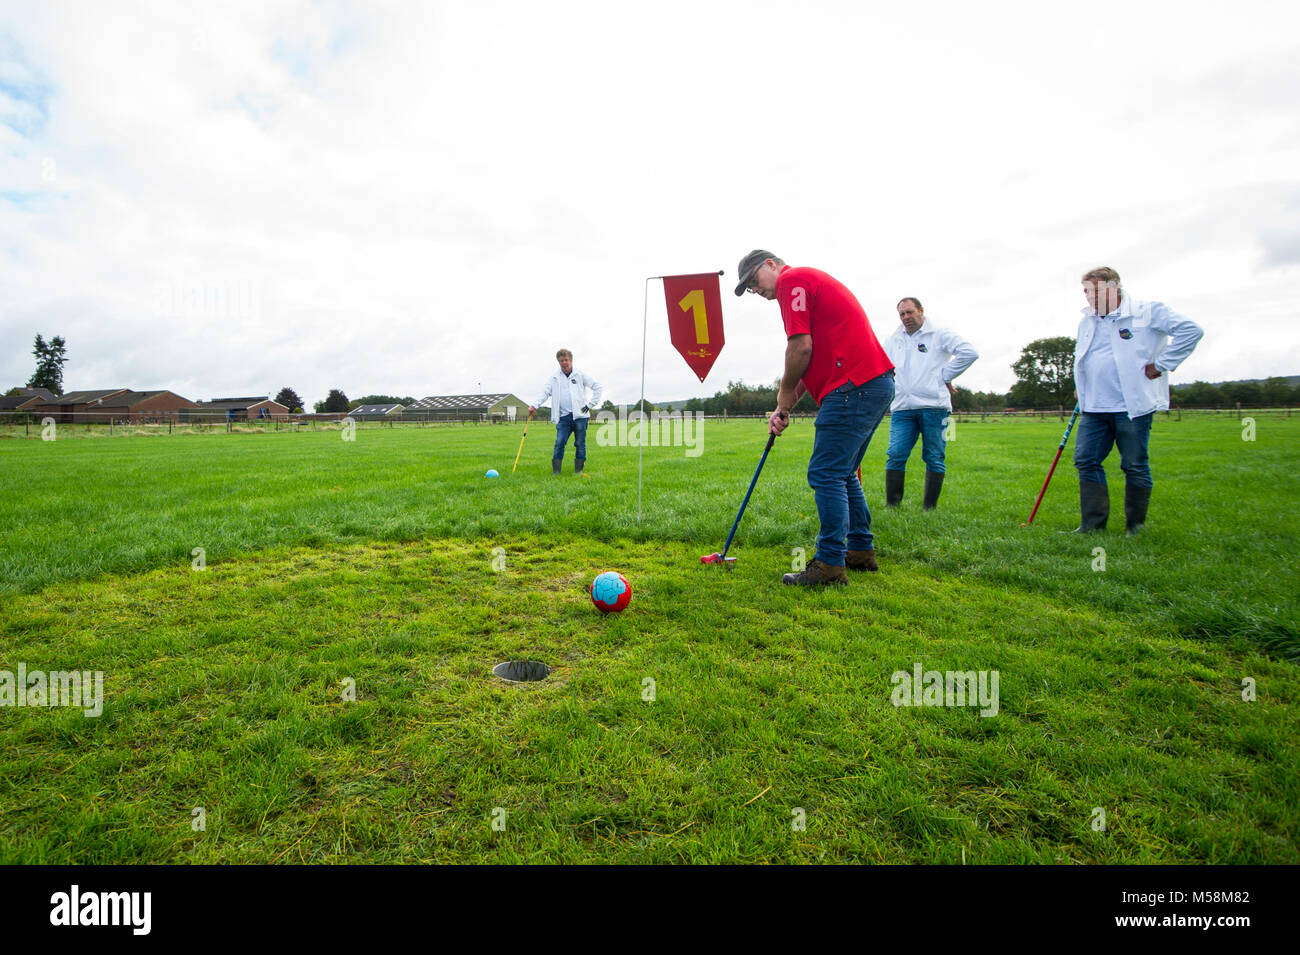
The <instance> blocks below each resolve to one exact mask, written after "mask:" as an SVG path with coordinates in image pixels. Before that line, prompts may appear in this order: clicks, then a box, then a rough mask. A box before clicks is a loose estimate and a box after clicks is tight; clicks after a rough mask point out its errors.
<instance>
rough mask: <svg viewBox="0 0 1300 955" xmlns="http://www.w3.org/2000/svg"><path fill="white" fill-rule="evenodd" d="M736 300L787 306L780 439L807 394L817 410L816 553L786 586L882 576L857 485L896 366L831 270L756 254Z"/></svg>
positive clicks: (773, 425) (813, 468)
mask: <svg viewBox="0 0 1300 955" xmlns="http://www.w3.org/2000/svg"><path fill="white" fill-rule="evenodd" d="M737 272H738V274H739V275H740V282H739V283H738V284H737V285H736V294H737V295H743V294H744V293H745V292H753V293H755V294H756V295H761V296H762V297H763V298H765V299H769V300H775V301H776V302H777V303H778V304H780V306H781V320H782V321H783V322H785V334H786V339H787V343H786V349H785V374H784V375H783V376H782V378H781V387H780V390H779V391H778V392H777V396H776V410H775V411H773V412H772V413H771V415H769V416H768V427H769V429H770V431H771V433H773V434H777V435H779V434H781V432H783V431H784V430H785V429H786V427H788V425H789V423H790V409H791V408H793V407H794V405H795V402H797V401H798V400H799V399H800V398H802V397H803V395H804V393H805V392H807V393H808V394H811V395H812V396H813V399H814V400H815V401H816V402H817V404H818V405H819V406H820V409H819V410H818V412H817V420H816V423H815V426H816V431H815V432H814V437H813V451H812V456H811V457H810V458H809V459H808V484H809V485H810V486H811V487H812V489H813V498H814V500H816V502H817V517H818V519H819V520H820V521H821V531H820V533H819V534H818V537H817V554H816V556H815V557H814V558H813V560H812V561H811V562H810V563H809V564H808V566H807V568H806V569H805V570H804V571H803V573H799V574H785V575H784V576H783V577H782V578H781V580H782V582H783V583H787V584H801V585H805V586H814V585H819V584H847V583H848V574H846V573H845V567H846V566H847V567H849V568H852V569H854V570H877V569H878V565H877V563H876V551H875V539H874V538H873V537H872V534H871V511H870V510H869V509H868V508H867V499H866V497H865V496H864V495H863V493H862V484H861V482H859V481H858V476H857V470H858V465H859V464H861V463H862V456H863V454H865V453H866V450H867V445H868V444H869V443H870V442H871V436H872V435H873V434H875V432H876V427H877V426H878V425H879V424H880V420H881V418H883V417H884V415H885V412H886V411H887V410H889V404H890V402H891V401H892V400H893V398H894V365H893V362H891V361H890V360H889V357H888V356H887V355H886V354H885V350H884V349H883V348H881V347H880V342H879V341H878V340H877V339H876V333H875V332H874V331H872V330H871V322H870V321H869V320H868V319H867V313H866V312H865V311H864V310H863V308H862V305H861V304H859V302H858V300H857V299H856V298H855V297H854V296H853V293H852V292H850V291H849V290H848V289H847V288H845V287H844V285H842V284H841V283H840V282H838V281H836V280H835V279H834V278H832V277H831V276H829V275H827V274H826V273H825V272H822V271H819V270H817V269H809V268H791V267H790V266H788V265H786V264H785V262H783V261H782V260H781V259H779V258H777V257H776V256H775V255H773V254H772V253H771V252H766V251H764V250H762V249H755V250H754V251H753V252H751V253H749V255H747V256H745V257H744V258H743V259H741V260H740V266H739V268H738V270H737Z"/></svg>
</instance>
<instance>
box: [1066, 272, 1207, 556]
mask: <svg viewBox="0 0 1300 955" xmlns="http://www.w3.org/2000/svg"><path fill="white" fill-rule="evenodd" d="M1083 295H1084V298H1086V299H1087V301H1088V306H1087V307H1086V308H1085V309H1084V310H1083V320H1082V321H1080V322H1079V337H1078V340H1077V341H1076V342H1075V345H1074V387H1075V391H1076V393H1077V394H1078V396H1079V410H1080V411H1081V412H1082V415H1081V416H1080V418H1079V430H1078V431H1077V432H1076V433H1075V439H1074V466H1075V467H1076V468H1077V469H1078V471H1079V513H1080V521H1079V527H1078V532H1079V533H1087V532H1088V531H1094V530H1104V529H1105V528H1106V521H1107V519H1108V518H1109V517H1110V495H1109V493H1108V491H1107V489H1106V472H1105V470H1103V469H1102V462H1103V461H1105V460H1106V456H1107V455H1109V454H1110V451H1111V448H1112V447H1113V446H1118V447H1119V462H1120V465H1119V466H1120V468H1121V469H1122V470H1123V471H1124V525H1125V529H1126V530H1127V531H1128V533H1130V534H1135V533H1137V532H1138V530H1139V529H1141V527H1142V525H1143V524H1144V523H1146V517H1147V506H1148V504H1149V503H1150V501H1151V487H1152V481H1151V466H1150V464H1149V463H1148V461H1147V443H1148V441H1149V439H1150V437H1151V419H1152V417H1153V416H1154V414H1155V412H1157V411H1167V410H1168V408H1169V376H1168V374H1167V373H1168V372H1171V371H1173V370H1174V369H1176V368H1177V367H1178V366H1179V365H1181V364H1182V363H1183V361H1184V359H1186V358H1187V356H1188V355H1190V354H1191V353H1192V350H1193V349H1194V348H1195V347H1196V343H1197V342H1199V341H1200V340H1201V336H1202V335H1204V334H1205V333H1204V332H1203V331H1202V330H1201V327H1200V326H1199V325H1197V324H1196V323H1195V322H1193V321H1192V320H1191V319H1188V318H1184V317H1183V316H1182V315H1179V314H1178V313H1177V312H1175V311H1174V310H1173V309H1171V308H1169V307H1168V306H1167V305H1165V304H1164V303H1163V302H1140V301H1138V300H1137V299H1134V298H1130V297H1129V295H1128V294H1127V293H1126V292H1125V291H1124V289H1123V287H1122V286H1121V284H1120V278H1119V273H1118V272H1116V271H1115V270H1114V269H1112V268H1099V269H1093V270H1092V271H1091V272H1087V273H1085V274H1084V276H1083Z"/></svg>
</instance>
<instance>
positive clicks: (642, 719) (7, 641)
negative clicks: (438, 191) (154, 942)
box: [0, 416, 1300, 863]
mask: <svg viewBox="0 0 1300 955" xmlns="http://www.w3.org/2000/svg"><path fill="white" fill-rule="evenodd" d="M704 427H705V430H704V442H703V453H702V454H701V455H700V456H699V457H696V458H688V457H686V456H685V455H684V454H683V452H682V449H680V448H647V449H646V450H645V463H646V479H645V492H644V493H645V500H644V513H643V517H642V520H641V521H640V522H639V523H638V521H637V517H636V475H637V472H636V468H637V451H636V449H634V448H603V447H598V446H596V442H595V429H594V427H593V432H592V437H591V438H590V439H589V443H590V445H591V448H590V453H591V458H590V464H589V469H588V470H589V472H590V474H591V477H590V478H589V479H578V478H575V477H574V476H573V475H572V474H571V473H566V474H565V475H564V476H563V477H562V478H559V479H555V478H552V477H551V475H550V473H549V471H550V466H549V449H550V442H551V441H552V440H553V434H554V432H553V431H551V430H549V429H548V428H546V427H544V426H539V425H536V424H535V425H534V426H533V429H532V431H531V432H530V434H529V437H528V443H527V444H526V445H525V448H524V460H523V462H522V463H521V465H520V472H519V473H518V474H516V475H513V476H511V475H510V474H509V471H510V464H511V462H512V461H513V459H514V456H515V452H516V449H517V448H518V444H519V439H520V436H521V433H522V429H521V428H519V427H491V428H488V427H483V428H479V427H460V428H457V427H452V428H419V429H406V430H403V429H393V430H387V429H374V430H361V431H359V432H357V434H356V440H355V441H354V442H344V441H342V440H340V433H339V432H337V431H322V432H314V433H313V432H305V433H297V434H290V433H280V434H274V433H272V434H234V435H226V434H213V435H172V436H170V437H155V438H152V439H150V438H146V437H115V438H112V439H106V440H60V441H54V442H44V441H40V440H38V439H35V438H33V439H30V440H23V439H20V438H13V439H7V440H0V478H3V486H4V489H5V492H4V495H3V497H0V671H4V670H8V671H15V670H16V669H17V667H18V665H19V664H20V663H21V664H24V665H25V666H26V668H27V669H28V671H32V670H44V671H56V670H72V669H77V670H92V671H94V670H99V671H103V673H104V696H105V699H104V707H103V714H102V715H101V716H99V717H98V718H88V717H86V716H85V715H84V714H83V712H82V711H81V710H80V709H72V708H55V707H48V708H40V707H23V708H18V707H13V706H4V707H0V862H101V863H112V862H137V861H138V862H217V861H223V862H267V861H278V862H282V863H288V862H303V861H306V862H323V861H330V862H396V861H403V862H417V861H431V860H436V861H440V862H457V861H464V862H516V861H561V862H640V861H647V862H668V861H672V862H724V861H728V862H729V861H738V862H804V861H810V862H815V861H864V862H952V863H960V862H966V863H987V862H1065V863H1113V862H1162V863H1183V862H1216V863H1222V862H1265V863H1283V862H1285V863H1296V862H1300V845H1298V842H1300V839H1298V834H1300V731H1298V729H1297V728H1298V727H1300V687H1298V683H1297V676H1300V637H1298V636H1297V634H1298V633H1300V602H1298V598H1297V594H1298V593H1300V586H1297V584H1298V582H1300V575H1297V573H1296V570H1295V562H1296V558H1297V553H1298V552H1300V518H1297V515H1296V504H1297V498H1298V496H1300V495H1297V492H1296V479H1295V472H1296V468H1297V464H1300V419H1295V420H1294V421H1293V420H1292V419H1288V418H1284V417H1260V418H1259V420H1258V423H1257V431H1256V434H1255V440H1254V441H1249V442H1248V441H1243V440H1242V425H1241V424H1239V423H1238V422H1236V421H1235V420H1233V419H1231V418H1229V417H1226V416H1225V417H1223V418H1211V417H1198V418H1192V417H1190V416H1189V417H1188V418H1187V419H1185V420H1183V421H1175V420H1171V419H1167V418H1163V417H1162V418H1160V419H1159V420H1158V421H1157V422H1156V426H1155V429H1154V430H1153V434H1152V461H1153V471H1154V473H1155V480H1156V488H1155V492H1154V494H1153V497H1152V505H1151V514H1150V524H1149V525H1148V528H1147V530H1146V531H1145V532H1144V533H1143V534H1141V535H1139V536H1137V537H1135V538H1127V537H1125V536H1124V534H1123V533H1122V526H1123V509H1122V475H1120V473H1119V471H1118V466H1117V464H1115V463H1114V462H1112V468H1111V471H1110V473H1111V475H1112V477H1111V486H1112V491H1113V503H1112V516H1111V527H1112V530H1111V531H1110V532H1109V533H1106V534H1102V535H1093V536H1089V537H1079V536H1075V535H1069V534H1063V533H1060V531H1062V530H1067V529H1069V528H1072V527H1074V526H1075V525H1076V524H1077V520H1078V515H1077V483H1076V481H1075V479H1074V471H1073V467H1072V466H1071V465H1070V463H1069V458H1068V452H1067V455H1066V456H1065V457H1064V458H1063V460H1062V465H1061V467H1060V469H1058V473H1057V478H1056V481H1055V482H1054V484H1053V486H1052V488H1051V489H1050V490H1049V492H1048V496H1047V499H1046V501H1045V502H1044V505H1043V509H1042V510H1041V511H1040V513H1039V517H1038V520H1037V522H1036V524H1035V526H1033V527H1032V528H1021V527H1019V526H1018V525H1019V524H1020V522H1021V521H1023V520H1024V519H1025V517H1026V516H1027V514H1028V511H1029V508H1030V506H1031V505H1032V503H1033V498H1034V495H1035V494H1036V493H1037V490H1038V487H1039V485H1040V484H1041V482H1042V478H1043V475H1044V474H1045V471H1046V467H1047V464H1048V463H1049V462H1050V459H1051V455H1052V454H1053V453H1054V451H1055V446H1056V444H1057V442H1058V441H1059V438H1060V432H1061V428H1062V426H1061V424H1060V423H1059V422H1057V421H1055V420H1050V419H1049V420H1047V421H1043V422H1027V421H1014V422H1012V421H1007V420H997V419H990V420H989V421H987V422H983V423H970V424H962V425H959V428H958V434H957V440H955V441H954V442H952V443H951V444H950V446H949V468H950V471H949V476H948V480H947V483H946V485H945V487H944V495H943V499H942V501H941V504H940V509H939V510H937V511H935V512H933V513H922V511H921V509H920V496H921V494H920V492H921V473H922V465H921V463H920V459H919V449H918V452H917V454H916V455H915V456H914V457H913V461H912V467H911V469H910V470H909V483H908V489H907V497H906V499H905V501H904V504H903V506H902V507H901V508H900V509H897V510H890V511H886V510H885V509H884V508H883V507H879V506H878V505H879V504H880V501H881V497H882V489H881V488H882V485H883V478H882V476H881V471H882V470H883V458H884V448H885V443H886V440H885V439H886V435H885V433H884V430H882V432H881V434H879V435H878V436H877V438H876V440H875V441H874V442H873V446H872V448H871V451H870V452H869V455H868V459H867V461H866V462H864V467H863V473H864V476H865V477H866V479H867V480H866V483H867V492H868V500H869V502H870V503H872V504H873V506H875V511H874V517H875V524H874V530H875V531H876V534H877V537H878V540H877V547H878V553H879V555H880V561H881V567H882V569H881V573H880V574H878V575H854V577H853V579H852V582H851V585H850V586H849V587H848V588H846V589H843V590H837V591H830V592H805V591H802V590H799V591H796V590H795V589H794V588H785V587H782V586H781V585H780V583H779V575H780V574H781V573H782V572H783V571H787V570H789V569H790V565H791V561H792V559H794V558H793V556H792V551H794V549H795V548H799V547H802V548H805V549H806V550H807V555H808V556H809V557H811V555H812V551H813V545H814V540H815V536H816V530H817V521H816V512H815V509H814V506H813V500H812V493H811V491H810V490H809V489H808V488H807V485H806V483H805V481H804V469H805V467H806V464H807V457H808V452H809V449H810V447H811V434H812V427H811V424H810V423H809V422H804V421H801V422H797V423H796V424H795V425H794V426H793V428H792V430H791V431H789V432H787V434H786V435H785V436H783V437H782V438H781V439H780V440H779V441H778V442H777V444H776V447H775V449H774V450H773V452H772V455H771V457H770V458H769V460H768V464H767V467H766V469H765V470H764V473H763V477H762V480H761V481H760V483H759V485H758V488H757V489H756V491H755V494H754V499H753V501H752V502H751V504H750V509H749V511H748V512H747V513H746V515H745V520H744V523H743V524H742V526H741V529H740V532H739V534H738V536H737V543H736V544H735V545H733V548H732V553H733V555H735V556H738V557H739V561H738V563H737V565H736V567H735V568H734V569H732V570H729V571H728V570H724V569H722V568H717V567H705V566H702V565H701V564H700V563H699V557H700V555H701V554H707V553H710V552H712V551H714V550H718V549H720V548H721V545H722V542H723V540H724V539H725V537H726V533H727V531H728V529H729V528H730V525H731V521H732V520H733V518H734V516H735V511H736V508H737V507H738V506H739V503H740V500H741V498H742V497H743V495H744V491H745V488H746V486H747V484H748V481H749V479H750V477H751V476H752V474H753V469H754V467H755V465H756V464H757V462H758V457H759V454H760V453H761V451H762V446H763V442H764V440H765V433H764V430H765V429H764V426H763V425H761V424H759V423H757V422H752V421H747V422H740V421H733V422H729V423H726V424H723V423H721V422H715V421H709V422H707V423H706V424H705V426H704ZM489 467H495V468H497V469H498V470H500V471H501V472H502V473H503V475H504V476H503V477H502V478H501V479H500V480H495V481H491V480H487V479H485V478H484V477H483V473H484V471H485V470H486V469H487V468H489ZM1116 527H1119V528H1121V530H1120V531H1119V532H1116V531H1115V530H1114V528H1116ZM196 548H202V554H203V561H204V562H205V567H206V569H204V570H196V569H194V566H195V564H196V563H197V562H198V558H197V557H195V556H194V554H195V549H196ZM1097 548H1102V549H1104V555H1103V554H1101V553H1099V552H1098V551H1097V550H1096V549H1097ZM1103 556H1104V570H1103V569H1100V560H1099V558H1101V557H1103ZM503 561H504V566H503ZM607 569H615V570H618V571H620V572H622V573H623V574H625V575H626V576H627V577H628V578H629V580H630V581H631V583H632V586H633V589H634V596H633V600H632V604H631V607H630V608H629V609H628V610H627V611H626V612H625V613H623V614H621V615H617V616H611V617H608V618H603V617H601V616H600V614H599V613H597V612H596V610H595V609H594V608H593V607H592V605H591V603H590V600H589V598H588V596H587V587H588V585H589V584H590V581H591V579H592V578H593V577H594V576H595V575H596V574H597V573H599V572H600V571H602V570H607ZM508 659H536V660H541V661H544V662H546V663H548V664H550V665H552V666H553V667H555V668H556V669H555V672H554V673H553V674H552V676H551V677H550V678H549V679H547V680H546V681H544V682H541V683H538V684H532V685H508V684H505V683H502V682H500V681H498V680H496V679H495V678H493V677H492V676H491V675H490V672H489V671H490V667H491V666H492V665H493V664H495V663H498V662H500V661H503V660H508ZM917 664H920V665H921V666H922V667H923V668H924V669H925V670H940V671H943V670H962V671H967V670H976V671H997V672H998V674H999V675H1000V691H999V692H1000V705H999V709H998V712H997V714H996V715H993V716H987V717H984V716H981V715H980V714H979V712H978V711H977V710H976V709H973V708H969V707H942V706H923V707H896V706H894V705H893V704H892V703H891V694H892V691H893V684H892V682H891V675H892V674H893V673H894V672H895V671H899V670H901V671H907V672H908V673H910V672H912V671H913V668H914V667H915V666H916V665H917ZM649 681H653V682H652V683H651V682H649ZM349 687H355V700H349V699H346V698H345V696H347V695H349V694H348V688H349ZM1252 687H1253V689H1254V692H1255V695H1256V698H1255V699H1254V700H1253V701H1246V700H1243V692H1244V691H1245V692H1246V695H1249V693H1248V691H1249V690H1250V689H1251V688H1252ZM651 689H653V699H646V698H645V697H646V696H649V695H651V694H650V690H651ZM200 808H201V809H202V813H201V816H198V815H196V814H195V813H196V810H198V809H200ZM1098 810H1101V811H1103V812H1104V820H1105V828H1104V829H1098V828H1096V825H1097V822H1098V821H1099V819H1100V818H1101V817H1100V816H1099V814H1098ZM200 818H201V819H202V821H203V823H204V826H203V828H202V829H196V828H195V826H196V823H197V822H198V821H199V819H200ZM494 822H495V827H494ZM800 823H802V824H803V825H802V828H800V826H799V824H800ZM502 826H504V828H502Z"/></svg>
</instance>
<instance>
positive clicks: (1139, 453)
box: [1074, 411, 1154, 487]
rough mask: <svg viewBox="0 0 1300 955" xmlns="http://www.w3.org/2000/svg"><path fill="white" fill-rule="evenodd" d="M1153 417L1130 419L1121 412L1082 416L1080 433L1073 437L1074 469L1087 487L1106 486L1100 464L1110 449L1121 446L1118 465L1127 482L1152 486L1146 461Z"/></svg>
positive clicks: (1152, 415) (1080, 418)
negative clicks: (1089, 485)
mask: <svg viewBox="0 0 1300 955" xmlns="http://www.w3.org/2000/svg"><path fill="white" fill-rule="evenodd" d="M1153 417H1154V414H1144V415H1142V416H1141V417H1140V418H1133V419H1131V420H1130V419H1129V416H1128V415H1127V414H1125V413H1124V412H1122V411H1114V412H1105V413H1101V414H1094V413H1092V412H1087V411H1085V412H1084V413H1083V414H1082V415H1080V416H1079V430H1078V431H1077V432H1075V438H1074V466H1075V467H1076V468H1078V469H1079V480H1080V481H1083V482H1085V483H1088V484H1105V483H1106V472H1105V470H1103V469H1102V466H1101V462H1102V461H1105V460H1106V456H1107V455H1108V454H1110V449H1111V448H1112V447H1114V446H1118V447H1119V466H1120V468H1121V469H1123V471H1124V478H1125V483H1127V484H1131V485H1132V486H1133V487H1151V486H1152V481H1151V465H1150V463H1149V462H1148V460H1147V442H1148V441H1149V440H1150V438H1151V419H1152V418H1153Z"/></svg>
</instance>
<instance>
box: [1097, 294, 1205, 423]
mask: <svg viewBox="0 0 1300 955" xmlns="http://www.w3.org/2000/svg"><path fill="white" fill-rule="evenodd" d="M1115 315H1116V320H1115V321H1113V322H1111V321H1107V322H1099V321H1098V320H1097V313H1096V312H1094V311H1093V310H1092V308H1091V307H1088V308H1085V309H1084V310H1083V319H1082V320H1081V321H1080V322H1079V337H1078V340H1077V341H1076V342H1075V343H1074V387H1075V390H1076V391H1077V392H1078V394H1079V407H1080V409H1081V410H1083V411H1088V410H1089V403H1090V401H1091V400H1092V399H1094V398H1095V396H1096V394H1097V383H1096V382H1092V381H1089V380H1088V379H1087V377H1086V376H1085V375H1084V374H1083V364H1084V362H1083V356H1084V355H1086V354H1088V346H1089V345H1091V344H1092V338H1093V336H1094V335H1095V334H1097V332H1098V330H1099V329H1104V333H1105V334H1109V335H1110V344H1111V350H1112V351H1113V352H1114V355H1115V374H1116V376H1117V377H1118V378H1119V388H1120V391H1121V392H1123V394H1124V405H1125V407H1126V408H1127V410H1128V416H1129V417H1130V418H1140V417H1142V415H1145V414H1150V413H1151V412H1153V411H1167V410H1168V409H1169V376H1168V375H1167V374H1164V375H1161V376H1160V377H1159V378H1148V377H1147V376H1146V371H1145V369H1146V366H1147V365H1148V364H1154V365H1155V366H1156V370H1157V371H1163V372H1170V371H1173V370H1174V369H1176V368H1177V367H1178V366H1179V365H1181V364H1182V363H1183V361H1184V359H1186V358H1187V356H1188V355H1190V354H1191V353H1192V350H1193V349H1194V348H1195V347H1196V343H1197V342H1199V341H1200V340H1201V336H1203V335H1204V334H1205V332H1204V331H1203V330H1202V329H1201V326H1199V325H1197V324H1196V323H1195V322H1193V321H1192V320H1191V319H1189V318H1185V317H1184V316H1182V315H1179V314H1178V313H1177V312H1175V311H1174V310H1173V309H1172V308H1170V307H1169V306H1168V305H1165V304H1164V303H1163V302H1141V301H1138V300H1137V299H1132V298H1129V296H1128V294H1127V293H1125V294H1124V295H1123V296H1122V297H1121V299H1120V303H1119V308H1118V309H1117V310H1116V312H1115Z"/></svg>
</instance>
